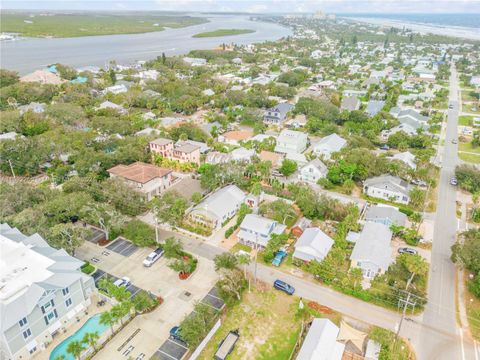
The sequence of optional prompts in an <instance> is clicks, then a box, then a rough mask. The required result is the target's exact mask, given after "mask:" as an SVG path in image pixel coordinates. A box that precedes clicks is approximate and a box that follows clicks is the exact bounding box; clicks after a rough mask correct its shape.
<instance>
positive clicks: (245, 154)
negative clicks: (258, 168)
mask: <svg viewBox="0 0 480 360" xmlns="http://www.w3.org/2000/svg"><path fill="white" fill-rule="evenodd" d="M253 155H255V150H253V149H246V148H244V147H239V148H237V149H234V150H232V151H231V152H230V159H231V160H234V161H248V162H250V159H251V158H252V156H253Z"/></svg>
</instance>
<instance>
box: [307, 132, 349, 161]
mask: <svg viewBox="0 0 480 360" xmlns="http://www.w3.org/2000/svg"><path fill="white" fill-rule="evenodd" d="M346 143H347V140H345V139H344V138H342V137H340V136H338V135H337V134H335V133H334V134H331V135H328V136H325V137H324V138H322V139H321V140H320V141H319V142H318V143H317V145H315V147H314V148H313V152H314V153H315V154H317V155H319V156H323V157H324V158H325V159H327V160H329V159H330V157H331V156H332V154H333V153H334V152H337V151H340V150H341V149H342V148H343V147H344V146H345V144H346Z"/></svg>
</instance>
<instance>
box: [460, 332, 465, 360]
mask: <svg viewBox="0 0 480 360" xmlns="http://www.w3.org/2000/svg"><path fill="white" fill-rule="evenodd" d="M459 330H460V349H461V350H462V359H463V360H465V348H464V347H463V329H459Z"/></svg>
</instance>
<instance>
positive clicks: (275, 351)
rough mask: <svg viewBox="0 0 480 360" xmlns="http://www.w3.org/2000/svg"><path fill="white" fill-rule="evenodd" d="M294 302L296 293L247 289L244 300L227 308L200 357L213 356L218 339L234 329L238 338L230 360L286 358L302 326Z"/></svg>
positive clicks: (296, 303) (296, 299)
mask: <svg viewBox="0 0 480 360" xmlns="http://www.w3.org/2000/svg"><path fill="white" fill-rule="evenodd" d="M297 306H298V298H297V297H294V296H288V295H286V294H284V293H281V292H279V291H275V290H268V291H265V292H262V291H259V290H258V289H255V288H254V289H253V290H252V292H251V293H248V291H246V292H245V294H244V296H243V301H242V302H241V303H239V304H237V305H235V306H234V307H232V308H231V309H229V310H228V311H227V314H226V317H225V318H224V319H223V320H222V326H221V327H220V329H219V330H218V331H217V332H216V334H215V335H214V337H213V338H212V340H210V342H209V343H208V344H207V346H206V348H205V349H204V350H203V351H202V353H201V355H200V357H199V359H209V360H210V359H212V358H213V355H214V354H215V352H216V350H217V347H218V344H219V342H220V341H222V340H223V339H224V338H225V336H226V335H227V334H228V332H229V331H230V330H235V329H238V331H239V333H240V338H239V340H238V342H237V344H236V345H235V348H234V350H233V352H232V353H231V354H230V355H229V357H228V358H229V360H235V359H264V360H266V359H271V360H276V359H288V358H289V357H290V354H291V353H292V351H293V348H294V347H295V343H296V341H297V338H298V335H299V333H300V328H301V319H299V318H298V319H297V318H296V317H295V313H296V309H297Z"/></svg>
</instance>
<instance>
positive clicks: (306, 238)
mask: <svg viewBox="0 0 480 360" xmlns="http://www.w3.org/2000/svg"><path fill="white" fill-rule="evenodd" d="M333 243H334V241H333V240H332V238H331V237H330V236H328V235H327V234H325V233H324V232H323V231H322V230H320V229H319V228H307V229H305V230H304V231H303V233H302V235H301V236H300V238H299V239H298V240H297V242H296V243H295V252H294V253H293V258H294V259H299V260H303V261H306V262H309V261H312V260H316V261H319V262H320V261H322V260H323V259H324V258H325V256H327V254H328V252H329V251H330V249H331V248H332V246H333Z"/></svg>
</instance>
